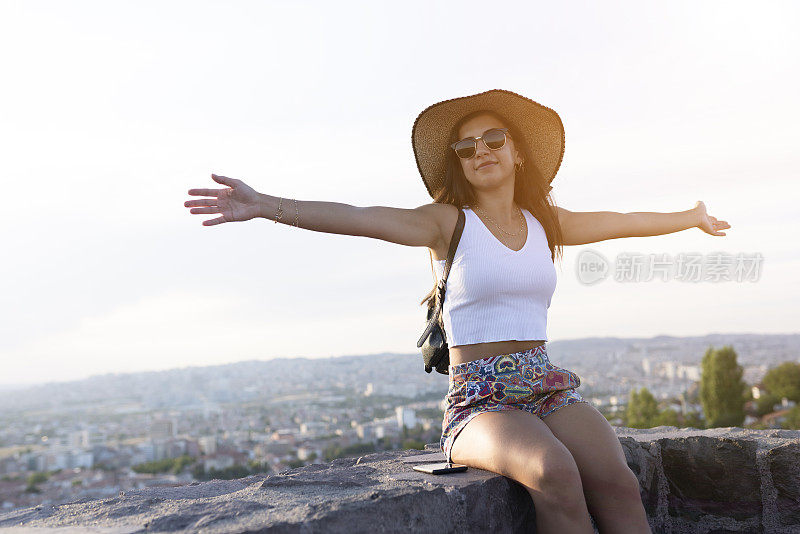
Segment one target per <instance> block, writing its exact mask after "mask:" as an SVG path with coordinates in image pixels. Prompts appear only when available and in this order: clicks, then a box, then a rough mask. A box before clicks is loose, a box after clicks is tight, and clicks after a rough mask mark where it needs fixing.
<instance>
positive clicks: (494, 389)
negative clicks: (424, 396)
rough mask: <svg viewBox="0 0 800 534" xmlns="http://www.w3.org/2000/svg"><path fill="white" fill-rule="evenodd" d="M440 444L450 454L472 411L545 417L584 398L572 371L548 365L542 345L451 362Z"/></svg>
mask: <svg viewBox="0 0 800 534" xmlns="http://www.w3.org/2000/svg"><path fill="white" fill-rule="evenodd" d="M449 373H450V375H449V380H450V388H449V390H448V392H447V397H445V402H446V408H445V411H444V418H443V420H442V437H441V440H440V442H439V447H440V448H441V450H442V452H443V453H444V455H445V457H446V458H447V461H448V462H452V458H451V456H450V452H451V450H452V447H453V442H454V441H455V439H456V437H457V436H458V433H459V432H461V430H462V429H463V428H464V427H465V426H466V424H467V423H468V422H469V421H470V420H471V419H472V418H473V417H475V416H476V415H478V414H479V413H483V412H499V411H501V410H514V409H517V410H525V411H526V412H530V413H532V414H534V415H537V416H539V417H541V418H542V419H544V418H545V417H547V416H548V415H550V414H551V413H553V412H555V411H556V410H558V409H559V408H561V407H563V406H569V405H570V404H575V403H576V402H586V401H585V400H584V399H583V397H581V394H580V393H578V392H577V390H576V388H577V387H578V386H580V385H581V380H580V378H579V377H578V375H576V374H575V373H573V372H572V371H568V370H567V369H563V368H561V367H557V366H555V365H553V364H552V363H550V360H549V359H548V357H547V350H546V349H545V345H539V346H538V347H534V348H532V349H528V350H524V351H520V352H514V353H511V354H500V355H497V356H490V357H488V358H481V359H479V360H474V361H471V362H466V363H461V364H458V365H450V367H449Z"/></svg>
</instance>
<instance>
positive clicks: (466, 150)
mask: <svg viewBox="0 0 800 534" xmlns="http://www.w3.org/2000/svg"><path fill="white" fill-rule="evenodd" d="M455 149H456V155H457V156H458V157H459V158H462V159H469V158H471V157H472V156H474V155H475V140H474V139H462V140H461V141H459V142H458V143H456V146H455Z"/></svg>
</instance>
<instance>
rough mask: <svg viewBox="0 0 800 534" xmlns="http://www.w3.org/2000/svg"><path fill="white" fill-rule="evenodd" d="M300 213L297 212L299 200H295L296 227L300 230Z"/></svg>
mask: <svg viewBox="0 0 800 534" xmlns="http://www.w3.org/2000/svg"><path fill="white" fill-rule="evenodd" d="M299 221H300V212H299V211H298V210H297V199H294V225H295V226H296V227H298V228H300V224H299Z"/></svg>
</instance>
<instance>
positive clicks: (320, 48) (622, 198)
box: [0, 0, 800, 384]
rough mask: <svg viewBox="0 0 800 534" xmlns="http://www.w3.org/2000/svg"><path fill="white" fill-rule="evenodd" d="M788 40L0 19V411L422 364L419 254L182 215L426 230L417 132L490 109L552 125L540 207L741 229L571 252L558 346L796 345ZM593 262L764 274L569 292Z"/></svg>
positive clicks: (427, 282)
mask: <svg viewBox="0 0 800 534" xmlns="http://www.w3.org/2000/svg"><path fill="white" fill-rule="evenodd" d="M798 15H800V8H798V4H797V3H794V2H762V3H754V2H730V1H725V2H721V1H717V2H697V1H691V2H677V1H673V2H659V3H651V2H640V1H626V2H569V3H556V2H531V1H525V2H511V1H509V2H503V3H501V4H492V3H491V2H485V1H483V2H476V1H466V0H463V1H460V2H457V3H456V2H430V1H429V0H428V1H419V2H418V1H410V2H402V3H397V2H374V1H370V2H335V3H331V2H323V1H319V2H302V1H292V2H288V1H287V2H256V1H253V2H242V1H239V2H236V1H233V2H202V1H197V0H192V1H191V2H189V1H186V2H177V1H164V0H159V1H146V2H145V1H135V2H133V1H131V2H121V1H108V0H104V1H97V2H86V1H71V2H59V1H51V2H22V1H9V0H2V1H0V47H1V48H2V50H3V51H4V53H3V54H2V55H0V69H1V70H0V72H2V78H3V83H2V84H0V142H1V143H2V144H0V146H2V149H0V150H1V151H2V166H3V186H4V187H3V193H4V194H3V199H4V206H3V207H4V209H3V225H2V241H3V261H2V262H1V263H0V265H1V267H0V269H2V271H0V274H1V275H2V276H1V280H2V282H0V283H2V295H3V306H2V312H0V314H1V315H0V359H1V364H2V367H0V384H21V383H27V382H41V381H50V380H57V381H62V380H69V379H75V378H81V377H85V376H89V375H92V374H99V373H108V372H127V371H138V370H155V369H166V368H173V367H183V366H189V365H210V364H220V363H226V362H234V361H240V360H245V359H269V358H273V357H279V356H283V357H286V356H288V357H291V356H306V357H328V356H335V355H345V354H366V353H374V352H384V351H386V352H405V353H409V357H418V356H416V354H418V349H417V348H416V341H417V339H418V337H419V335H420V334H421V332H422V328H423V318H424V310H423V308H422V307H421V306H419V301H420V300H421V299H422V297H423V296H424V295H425V294H426V293H427V292H428V290H429V289H430V288H431V287H432V285H433V279H432V275H431V271H430V265H429V261H428V252H427V250H426V249H425V248H414V247H405V246H402V245H396V244H392V243H386V242H383V241H379V240H374V239H369V238H363V237H361V238H360V237H354V236H343V235H334V234H325V233H319V232H312V231H309V230H303V229H300V230H298V229H296V228H291V227H289V226H284V225H276V224H274V223H273V222H272V221H268V220H265V219H259V220H253V221H248V222H245V223H241V222H239V223H227V224H223V225H219V226H212V227H205V226H202V224H201V223H202V221H203V220H207V219H211V218H214V217H216V216H217V215H192V214H190V213H189V210H188V209H187V208H185V207H184V206H183V202H184V201H186V200H189V199H190V198H193V197H189V195H188V194H187V191H188V189H190V188H200V187H221V186H219V184H216V183H215V182H213V181H212V179H211V177H210V174H211V173H212V172H214V173H217V174H223V175H226V176H231V177H235V178H239V179H242V180H243V181H245V182H246V183H248V184H249V185H251V186H252V187H254V188H255V189H257V190H258V191H261V192H263V193H267V194H271V195H276V196H283V197H286V198H297V199H300V200H326V201H334V202H344V203H348V204H353V205H358V206H368V205H386V206H395V207H405V208H411V207H416V206H419V205H422V204H425V203H428V202H430V201H431V199H430V197H429V196H428V194H427V192H426V190H425V188H424V186H423V184H422V180H421V179H420V176H419V174H418V172H417V169H416V165H415V163H414V158H413V154H412V150H411V143H410V136H411V126H412V124H413V121H414V118H415V117H416V116H417V114H418V113H419V112H420V111H421V110H422V109H423V108H425V107H427V106H428V105H430V104H432V103H434V102H437V101H439V100H443V99H447V98H454V97H457V96H463V95H468V94H472V93H476V92H480V91H484V90H487V89H493V88H504V89H510V90H513V91H516V92H519V93H522V94H524V95H525V96H528V97H529V98H532V99H533V100H536V101H538V102H540V103H542V104H544V105H546V106H548V107H551V108H553V109H555V110H556V111H557V112H558V113H559V114H560V116H561V118H562V120H563V122H564V125H565V128H566V152H565V156H564V162H563V165H562V167H561V170H560V171H559V173H558V175H557V176H556V179H555V181H554V182H553V186H554V191H553V192H554V196H555V199H556V201H557V203H558V204H559V205H561V206H563V207H565V208H567V209H570V210H573V211H602V210H610V211H620V212H630V211H659V212H670V211H681V210H686V209H690V208H692V207H693V206H694V204H695V201H697V200H703V201H704V202H705V203H706V206H707V207H708V210H709V213H710V214H711V215H714V216H715V217H717V218H719V219H724V220H727V221H728V222H729V223H730V224H731V226H732V228H731V229H729V230H727V234H728V235H727V236H725V237H712V236H710V235H707V234H705V233H703V232H702V231H700V230H698V229H691V230H687V231H684V232H679V233H675V234H671V235H666V236H659V237H649V238H630V239H621V240H612V241H606V242H601V243H594V244H591V245H585V246H577V247H567V248H565V260H564V262H563V264H558V265H557V272H558V284H557V288H556V292H555V295H554V297H553V301H552V305H551V307H550V313H549V318H548V340H549V341H557V340H561V339H568V338H580V337H587V336H620V337H631V336H654V335H660V334H666V335H676V336H682V335H702V334H706V333H713V332H720V333H722V332H751V333H788V332H797V331H798V328H797V324H798V321H797V319H798V313H797V311H798V305H797V302H798V301H800V290H798V288H799V287H800V284H798V283H797V279H796V274H795V273H796V272H798V270H800V254H798V245H797V243H798V240H797V234H798V231H800V214H799V213H798V211H799V210H798V209H797V199H798V193H800V186H798V169H799V168H800V152H799V151H798V149H797V145H798V139H799V137H800V136H798V123H799V122H800V104H798V99H797V95H798V94H800V83H799V82H800V77H799V75H798V68H797V67H798V64H799V63H800V62H798V59H800V42H799V41H800V39H798V32H797V21H798V20H800V17H798ZM312 146H313V148H312ZM585 250H592V251H596V252H598V253H600V254H602V255H603V256H605V257H606V258H609V259H611V260H613V258H615V257H616V255H617V254H619V253H621V252H628V253H642V254H648V253H657V254H664V253H667V254H677V253H680V252H687V253H699V254H710V253H713V252H726V253H730V254H737V253H746V254H752V253H757V252H758V253H761V254H762V256H763V258H764V260H763V264H762V265H761V273H760V279H759V280H758V281H757V282H742V283H736V282H722V283H711V282H697V283H687V282H679V281H676V280H671V281H667V282H661V281H658V280H656V281H651V282H638V283H634V282H627V283H622V282H617V281H614V280H612V279H608V280H605V281H603V282H601V283H598V284H595V285H591V286H588V285H584V284H582V283H580V282H579V281H578V279H577V276H576V274H575V264H576V258H577V256H578V254H579V253H581V252H582V251H585ZM420 360H421V359H420ZM421 367H422V366H421V363H420V371H421ZM421 372H422V371H421Z"/></svg>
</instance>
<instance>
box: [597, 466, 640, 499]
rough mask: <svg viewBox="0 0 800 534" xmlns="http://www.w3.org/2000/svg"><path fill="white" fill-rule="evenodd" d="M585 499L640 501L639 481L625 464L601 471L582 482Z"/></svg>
mask: <svg viewBox="0 0 800 534" xmlns="http://www.w3.org/2000/svg"><path fill="white" fill-rule="evenodd" d="M584 490H585V491H586V493H587V498H591V497H599V498H600V499H602V500H604V501H608V500H614V501H620V502H622V501H629V500H634V501H637V500H641V493H640V491H641V490H640V486H639V479H637V478H636V475H635V474H634V473H633V471H631V469H630V467H628V465H627V464H620V465H615V466H613V467H609V468H607V469H603V470H602V471H601V472H600V473H596V474H594V475H592V476H591V478H589V477H586V479H585V480H584Z"/></svg>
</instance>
